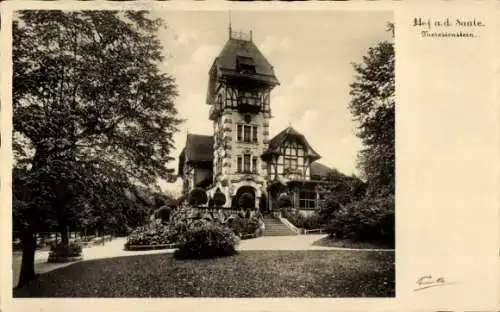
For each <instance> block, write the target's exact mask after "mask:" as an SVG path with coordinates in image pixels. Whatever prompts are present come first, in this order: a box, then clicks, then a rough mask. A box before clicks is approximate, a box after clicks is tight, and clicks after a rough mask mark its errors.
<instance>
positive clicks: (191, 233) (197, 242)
mask: <svg viewBox="0 0 500 312" xmlns="http://www.w3.org/2000/svg"><path fill="white" fill-rule="evenodd" d="M238 242H239V239H238V237H237V236H236V235H235V234H234V233H233V231H232V230H231V229H229V228H227V227H225V226H221V225H219V224H217V223H214V222H203V223H201V222H200V223H198V224H197V225H196V226H193V227H191V228H189V229H188V230H187V231H185V232H184V233H182V234H181V235H180V238H179V249H177V250H176V251H175V253H174V257H175V258H176V259H204V258H215V257H224V256H231V255H234V254H236V246H237V244H238Z"/></svg>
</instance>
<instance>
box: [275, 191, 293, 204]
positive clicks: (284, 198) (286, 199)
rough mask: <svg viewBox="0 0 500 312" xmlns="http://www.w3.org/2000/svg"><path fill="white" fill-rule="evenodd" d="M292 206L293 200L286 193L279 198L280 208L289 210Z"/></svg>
mask: <svg viewBox="0 0 500 312" xmlns="http://www.w3.org/2000/svg"><path fill="white" fill-rule="evenodd" d="M291 206H292V199H291V198H290V196H289V195H288V194H286V193H283V194H281V195H280V196H279V197H278V208H287V207H291Z"/></svg>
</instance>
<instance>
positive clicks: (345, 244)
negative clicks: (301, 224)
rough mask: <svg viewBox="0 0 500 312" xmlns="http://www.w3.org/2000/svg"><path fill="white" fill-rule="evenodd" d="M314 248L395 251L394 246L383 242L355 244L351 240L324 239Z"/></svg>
mask: <svg viewBox="0 0 500 312" xmlns="http://www.w3.org/2000/svg"><path fill="white" fill-rule="evenodd" d="M313 245H314V246H323V247H340V248H352V249H394V246H393V245H391V244H388V243H383V242H354V241H352V240H349V239H335V238H330V237H324V238H321V239H318V240H317V241H315V242H314V243H313Z"/></svg>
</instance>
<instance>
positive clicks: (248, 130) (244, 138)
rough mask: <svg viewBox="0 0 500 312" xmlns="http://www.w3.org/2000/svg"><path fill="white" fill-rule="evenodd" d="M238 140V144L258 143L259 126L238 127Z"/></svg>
mask: <svg viewBox="0 0 500 312" xmlns="http://www.w3.org/2000/svg"><path fill="white" fill-rule="evenodd" d="M236 139H237V140H238V142H247V143H250V142H254V143H256V142H257V140H258V137H257V126H251V125H238V126H237V128H236Z"/></svg>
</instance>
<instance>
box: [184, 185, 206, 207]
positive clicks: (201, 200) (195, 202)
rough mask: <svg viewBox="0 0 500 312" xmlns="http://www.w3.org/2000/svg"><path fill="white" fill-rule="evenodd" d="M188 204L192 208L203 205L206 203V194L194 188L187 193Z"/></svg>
mask: <svg viewBox="0 0 500 312" xmlns="http://www.w3.org/2000/svg"><path fill="white" fill-rule="evenodd" d="M188 202H189V204H190V205H191V206H194V207H197V206H201V205H204V204H206V203H207V202H208V196H207V193H206V192H205V190H203V189H201V188H195V189H193V190H192V191H191V192H190V193H189V196H188Z"/></svg>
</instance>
